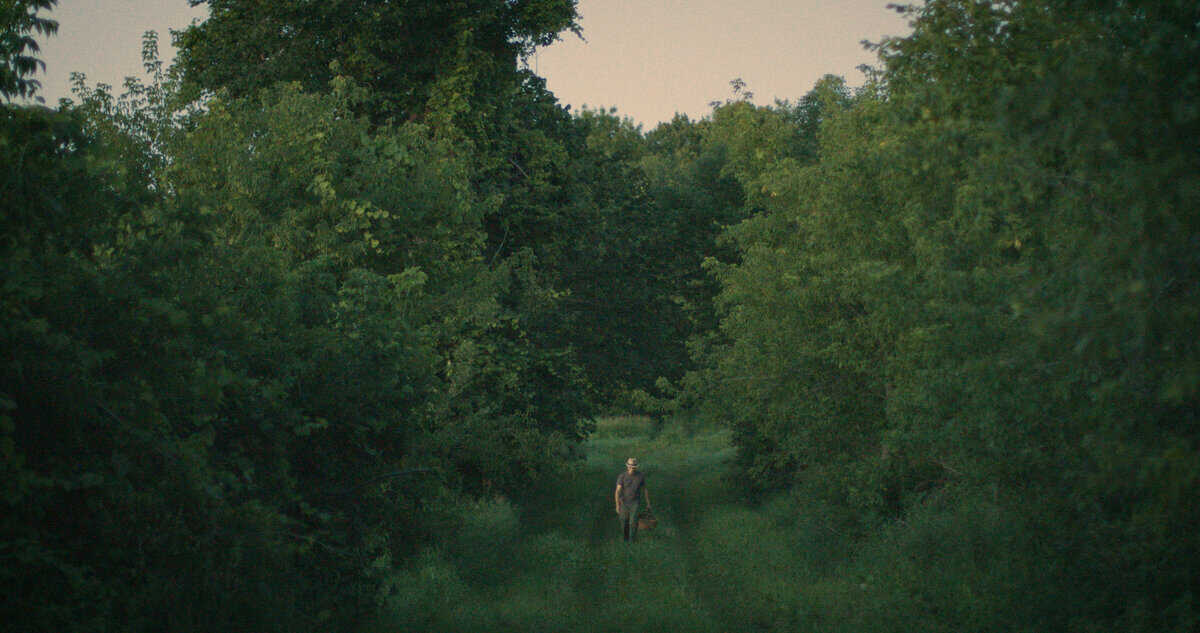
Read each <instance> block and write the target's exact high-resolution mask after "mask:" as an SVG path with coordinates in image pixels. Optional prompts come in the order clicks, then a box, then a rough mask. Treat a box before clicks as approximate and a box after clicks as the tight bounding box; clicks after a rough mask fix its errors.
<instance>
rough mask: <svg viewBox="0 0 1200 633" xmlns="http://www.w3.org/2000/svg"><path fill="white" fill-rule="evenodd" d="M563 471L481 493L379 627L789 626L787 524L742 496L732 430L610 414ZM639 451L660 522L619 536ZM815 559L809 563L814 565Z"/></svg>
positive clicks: (393, 598)
mask: <svg viewBox="0 0 1200 633" xmlns="http://www.w3.org/2000/svg"><path fill="white" fill-rule="evenodd" d="M585 451H586V459H585V460H584V461H583V462H582V463H581V464H580V465H579V466H578V468H577V469H576V470H575V471H574V473H573V474H572V475H571V476H568V477H564V478H563V479H562V480H561V481H557V482H555V483H554V485H553V486H552V487H550V488H548V489H546V490H543V491H541V492H540V494H539V495H538V496H537V497H536V499H535V500H534V502H533V503H526V504H524V505H523V508H522V509H521V510H517V509H515V508H514V507H513V506H512V505H510V504H508V503H507V502H504V501H497V502H491V503H488V504H483V505H481V506H479V507H478V508H477V511H476V512H474V513H473V516H475V517H476V518H475V519H474V521H475V522H476V525H474V526H473V527H472V526H468V528H467V529H464V531H463V533H462V534H461V535H460V536H459V537H458V538H457V540H456V542H454V543H449V544H447V545H446V546H445V547H439V548H437V549H434V550H430V551H428V552H427V553H426V554H424V555H423V556H421V557H419V558H418V560H417V561H416V562H415V563H414V564H413V566H412V567H411V569H409V570H408V572H407V574H406V575H405V576H403V577H401V578H398V579H397V580H396V582H395V583H394V585H393V586H392V593H391V595H390V597H389V598H388V602H387V605H388V607H387V611H388V616H387V618H386V620H385V621H384V622H381V623H380V626H379V627H378V629H379V630H393V631H395V630H426V631H485V630H494V631H580V632H583V631H635V630H641V631H706V632H707V631H712V632H720V631H753V630H793V627H794V626H795V625H797V624H799V623H800V622H802V621H807V622H808V623H811V620H809V619H808V618H805V617H804V613H803V608H802V605H799V604H797V603H796V601H795V600H794V598H793V597H792V595H791V594H792V593H793V590H794V589H795V587H794V586H791V585H790V583H789V582H788V581H787V580H786V579H794V578H795V576H796V573H797V571H798V570H797V566H800V567H811V565H810V564H809V563H811V562H812V561H801V560H798V559H797V558H796V554H795V548H794V547H792V546H791V545H792V544H790V543H788V541H789V540H791V539H790V538H789V537H790V534H791V532H790V531H789V530H786V529H777V526H776V525H775V522H773V521H772V519H771V517H770V511H769V508H768V509H764V508H762V507H759V508H753V509H752V508H750V507H749V506H747V505H746V504H745V503H744V502H741V501H739V495H737V494H736V492H737V491H736V490H735V489H734V488H733V486H734V485H735V484H734V482H733V481H732V479H731V478H730V477H729V468H730V466H729V463H730V461H731V459H732V457H733V448H732V447H731V446H730V443H729V438H728V434H727V432H724V431H716V430H710V431H698V432H695V433H685V432H682V431H679V430H667V431H664V432H657V433H656V432H655V431H654V429H653V427H652V426H651V424H650V423H649V422H648V421H647V420H644V419H639V418H609V419H604V420H601V421H600V422H599V425H598V428H597V430H596V432H595V434H594V435H593V436H592V438H591V439H590V440H589V441H588V442H587V444H586V446H585ZM631 455H633V456H637V457H638V459H639V461H640V462H641V464H642V470H643V471H644V472H646V474H647V485H648V489H649V493H650V498H651V502H652V505H653V507H654V514H655V515H656V516H657V517H658V519H659V524H658V527H657V528H656V529H654V530H652V531H647V532H642V533H640V534H639V536H638V539H637V541H636V542H634V543H625V542H623V541H622V539H621V536H620V530H619V525H618V522H617V517H616V514H615V512H614V509H613V499H612V495H613V488H614V486H615V481H616V476H617V474H618V473H620V472H621V470H622V468H623V463H624V461H625V459H626V458H627V457H629V456H631ZM810 571H811V570H810Z"/></svg>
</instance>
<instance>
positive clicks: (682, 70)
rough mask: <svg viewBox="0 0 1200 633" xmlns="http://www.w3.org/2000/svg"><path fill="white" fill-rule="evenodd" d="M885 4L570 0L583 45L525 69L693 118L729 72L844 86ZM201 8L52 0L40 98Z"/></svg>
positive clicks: (133, 66) (561, 90)
mask: <svg viewBox="0 0 1200 633" xmlns="http://www.w3.org/2000/svg"><path fill="white" fill-rule="evenodd" d="M889 1H894V0H738V1H737V2H732V1H730V0H686V1H685V0H580V2H579V12H580V14H581V16H582V24H583V31H584V38H585V39H586V41H584V40H580V39H579V38H578V37H575V36H574V35H572V34H570V33H568V34H565V35H564V36H563V40H562V41H561V42H559V43H557V44H555V45H553V46H551V47H549V48H547V49H544V50H542V51H540V52H539V53H538V54H537V55H536V56H535V57H534V58H533V59H532V60H530V64H531V65H532V66H533V67H534V68H535V69H536V70H537V71H538V74H540V75H542V76H543V77H545V78H546V81H547V84H548V86H549V88H550V90H552V91H553V92H554V93H555V94H556V95H557V96H558V98H559V100H560V101H561V102H562V103H564V104H570V105H572V106H573V107H574V108H575V109H578V108H579V107H580V106H583V105H584V104H587V105H589V106H592V107H608V106H616V107H617V111H618V112H619V113H620V114H622V115H625V116H628V117H630V118H632V119H634V120H635V121H638V122H640V123H642V124H643V125H645V126H646V128H647V129H648V128H650V127H653V126H654V125H656V124H657V123H659V122H661V121H665V120H669V119H670V118H671V117H672V116H673V115H674V114H675V113H676V112H682V113H685V114H688V115H689V116H691V117H692V118H699V117H702V116H703V115H705V114H706V113H707V112H708V111H709V108H708V102H710V101H713V100H717V99H724V98H725V97H728V96H729V95H730V89H729V82H730V80H732V79H734V78H736V77H740V78H742V79H743V80H744V81H745V82H746V84H747V86H748V88H749V89H750V90H751V91H752V92H754V94H755V101H756V102H758V103H771V102H772V101H773V100H774V99H775V98H780V99H793V100H794V99H797V98H799V97H801V96H803V95H804V94H805V93H806V92H808V90H809V89H810V88H812V85H813V83H814V82H816V80H817V79H818V78H820V77H821V76H822V75H824V74H827V73H832V74H835V75H842V76H843V77H845V78H846V80H847V81H848V82H849V83H850V84H851V85H857V84H859V83H861V82H862V80H863V77H862V74H861V73H859V72H858V71H857V70H856V68H857V67H858V66H859V65H861V64H864V63H872V62H873V61H874V56H873V54H872V53H870V52H868V51H865V50H863V47H862V44H861V42H862V41H863V40H864V39H865V40H871V41H878V40H879V39H880V38H881V37H882V36H884V35H903V34H905V33H907V31H908V28H907V25H906V24H905V22H904V20H903V19H902V18H900V17H899V16H898V15H897V14H896V13H895V12H894V11H890V10H888V9H887V8H886V5H887V4H888V2H889ZM204 15H205V12H204V9H203V8H200V9H191V8H189V7H188V5H187V2H186V0H60V1H59V5H58V7H56V8H55V9H54V11H53V12H52V13H51V14H50V17H52V18H54V19H56V20H58V21H59V32H58V35H57V36H54V37H49V38H41V43H42V59H43V60H44V61H45V62H46V73H45V74H39V75H38V76H36V77H35V78H36V79H39V80H40V81H41V82H42V86H43V87H42V91H41V93H40V94H41V95H42V96H43V97H44V98H45V99H46V103H47V104H48V105H53V104H55V103H57V101H58V99H59V98H60V97H66V96H70V85H69V79H68V77H69V75H70V73H71V72H72V71H80V72H83V73H85V74H86V75H87V76H88V80H89V83H93V84H94V83H98V82H103V83H108V84H111V85H113V86H116V87H119V86H120V84H121V82H122V81H123V78H124V77H125V76H126V75H132V74H139V73H140V72H141V36H142V33H143V32H145V31H147V30H156V31H159V33H160V41H161V42H162V44H163V47H162V53H163V56H164V57H165V58H168V59H169V58H170V57H171V55H172V51H171V50H170V49H169V46H168V43H169V41H170V36H169V35H168V34H167V30H168V29H170V28H176V29H178V28H183V27H185V26H187V24H188V23H189V22H190V21H191V20H193V19H197V18H203V17H204Z"/></svg>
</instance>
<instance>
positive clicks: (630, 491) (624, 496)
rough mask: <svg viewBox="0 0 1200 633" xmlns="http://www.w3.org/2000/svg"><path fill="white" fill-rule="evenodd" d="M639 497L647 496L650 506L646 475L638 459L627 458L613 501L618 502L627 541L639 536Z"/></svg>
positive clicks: (618, 510) (618, 512) (623, 531)
mask: <svg viewBox="0 0 1200 633" xmlns="http://www.w3.org/2000/svg"><path fill="white" fill-rule="evenodd" d="M639 497H645V498H646V509H647V510H651V508H650V491H649V490H647V489H646V475H645V473H643V472H641V471H639V470H638V460H637V458H636V457H630V458H629V459H627V460H625V472H623V473H621V474H620V475H617V490H616V492H614V493H613V501H615V502H616V504H617V517H618V518H620V519H621V532H622V534H624V536H625V540H626V541H632V540H634V539H635V538H637V515H638V500H639Z"/></svg>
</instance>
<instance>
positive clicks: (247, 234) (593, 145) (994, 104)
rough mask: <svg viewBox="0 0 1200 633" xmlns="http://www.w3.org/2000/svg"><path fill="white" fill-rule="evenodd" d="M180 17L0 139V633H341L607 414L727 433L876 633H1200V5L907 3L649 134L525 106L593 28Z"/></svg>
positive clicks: (744, 482)
mask: <svg viewBox="0 0 1200 633" xmlns="http://www.w3.org/2000/svg"><path fill="white" fill-rule="evenodd" d="M52 4H53V3H52V2H51V0H21V1H18V2H16V3H15V5H14V6H15V7H17V9H16V10H14V11H11V12H9V13H5V14H0V20H3V22H0V36H2V37H0V42H3V48H0V54H2V55H3V56H4V58H3V61H4V65H3V67H0V71H2V72H0V94H2V95H3V96H5V97H6V98H7V97H13V96H25V95H28V94H31V93H32V91H33V90H34V88H35V87H36V86H35V85H33V84H32V83H31V80H30V77H31V76H32V75H31V71H32V70H35V69H36V59H35V58H34V57H33V56H32V55H33V54H34V53H36V48H35V46H36V42H35V39H34V38H33V37H31V34H41V33H46V32H48V31H51V30H52V23H51V22H50V21H48V18H46V17H45V14H44V13H43V14H41V15H39V11H41V12H44V11H46V10H48V9H50V8H51V6H52ZM207 4H208V5H209V9H210V17H209V18H208V19H207V20H206V21H205V22H203V23H201V24H199V25H196V26H193V27H191V28H189V29H187V30H186V31H184V32H183V33H182V34H181V35H180V36H179V38H178V40H177V43H178V45H179V47H180V54H179V57H178V60H177V62H176V64H175V65H173V66H172V67H169V68H167V67H164V66H163V64H161V63H160V62H159V61H158V59H157V51H156V49H157V42H156V40H155V39H154V38H153V37H149V38H148V39H147V40H146V41H145V43H144V44H145V59H146V62H147V70H148V71H149V72H150V74H151V77H152V79H151V80H150V81H149V82H148V83H140V82H137V81H131V82H129V83H128V84H127V85H126V86H125V89H124V91H123V93H122V94H120V95H116V94H113V92H112V90H111V89H110V88H107V87H104V86H99V87H89V86H88V85H87V83H86V80H85V79H84V78H82V77H80V78H79V79H78V81H77V86H76V95H77V96H76V101H75V102H68V103H64V104H62V105H61V106H60V107H59V108H57V109H54V110H51V109H46V108H39V107H29V106H17V105H14V104H12V103H8V104H6V105H3V106H0V223H2V225H3V231H2V233H0V266H2V267H3V285H2V286H0V309H2V310H3V319H2V320H0V346H2V349H3V355H2V356H0V452H2V454H3V469H4V470H3V477H2V479H3V483H2V484H0V489H2V490H3V497H2V500H0V503H2V504H3V512H0V581H2V582H3V583H4V585H5V586H7V587H12V588H13V589H12V590H10V591H7V592H6V594H5V596H4V598H2V599H0V605H3V606H0V617H3V618H5V620H6V621H9V622H17V623H21V625H22V626H23V627H24V628H26V629H29V630H55V631H72V630H105V629H111V628H120V629H122V630H148V629H155V630H163V629H165V630H212V629H218V628H221V629H238V630H263V631H269V630H286V631H296V630H328V629H330V628H336V629H344V628H354V625H355V623H357V622H362V621H365V620H367V619H370V618H371V616H372V615H373V614H374V613H375V612H376V611H377V610H378V609H379V608H380V605H385V604H388V603H389V601H394V600H395V599H396V598H395V596H393V595H391V592H394V591H395V586H396V582H394V578H395V575H394V574H395V570H396V569H397V568H398V567H399V566H401V565H403V563H404V561H406V560H408V559H410V558H411V557H412V556H413V555H414V554H416V553H418V552H420V551H421V550H422V548H424V547H426V546H429V545H431V544H436V543H438V542H441V541H444V540H445V539H446V538H447V535H450V534H454V533H456V532H458V531H459V530H460V528H461V526H462V525H463V524H464V517H465V516H467V515H469V514H471V513H472V512H474V511H476V510H477V509H478V508H479V507H480V506H478V504H476V503H475V501H476V500H478V499H486V498H491V497H494V496H504V497H507V498H509V499H512V500H513V501H514V502H516V503H517V504H521V503H523V502H527V501H528V499H524V498H523V495H525V494H527V493H528V491H530V490H532V489H533V488H534V487H535V485H536V484H537V482H541V481H544V480H545V479H547V478H551V477H559V476H563V474H564V473H566V472H569V469H570V468H571V465H572V464H573V463H574V461H575V459H576V458H577V457H578V453H579V451H578V447H579V443H580V441H581V440H582V439H584V438H585V437H586V436H587V434H588V432H589V431H590V429H591V422H590V420H591V418H592V417H593V416H595V415H596V414H598V413H600V412H603V411H605V410H606V409H611V408H614V407H615V408H620V409H623V410H638V411H639V412H643V413H650V414H653V415H656V416H659V417H660V418H666V417H673V418H675V419H676V420H678V421H682V422H683V423H690V424H697V425H700V424H712V423H715V424H722V425H728V426H729V427H730V428H732V430H733V433H734V435H733V437H734V442H735V445H736V446H737V448H738V466H739V472H740V474H739V480H740V482H741V483H739V484H738V485H739V486H740V487H742V488H746V489H750V490H752V491H753V492H754V493H755V494H760V495H767V494H772V495H777V494H783V495H786V496H790V497H792V498H793V499H794V505H795V506H797V507H802V508H804V509H805V510H804V514H805V516H808V517H810V518H811V517H813V516H819V517H821V519H820V521H818V522H817V523H819V524H820V525H821V526H824V527H823V528H822V529H828V530H829V532H830V534H835V535H837V537H836V539H834V540H837V541H838V542H839V543H841V544H842V546H841V547H844V549H839V550H838V551H839V552H841V553H842V554H843V555H844V556H845V557H847V558H850V559H853V560H854V561H855V563H854V565H855V566H854V569H856V570H858V571H857V572H856V573H861V575H862V582H861V587H862V591H864V592H866V593H864V594H863V595H864V596H867V597H866V598H863V599H862V602H861V604H859V608H857V609H856V610H855V612H856V613H857V614H858V615H857V616H856V617H857V618H858V620H856V621H857V622H859V623H860V624H861V623H868V622H869V623H871V624H872V626H876V627H877V628H880V629H881V630H897V631H901V630H903V631H910V630H917V629H921V628H926V629H930V630H1004V631H1009V630H1015V629H1020V630H1046V631H1059V630H1074V631H1091V630H1110V629H1113V628H1119V629H1125V630H1147V631H1149V630H1155V631H1158V630H1181V631H1183V630H1192V627H1194V622H1196V621H1197V618H1196V615H1197V614H1196V611H1197V609H1198V607H1197V606H1196V603H1195V600H1196V598H1195V596H1196V592H1197V584H1198V582H1200V575H1198V573H1197V572H1198V568H1200V558H1198V555H1200V552H1197V545H1198V543H1197V535H1196V534H1195V530H1194V526H1195V525H1197V524H1200V516H1197V510H1196V509H1195V507H1194V506H1193V504H1191V503H1190V500H1191V499H1192V498H1193V497H1195V495H1196V492H1197V488H1198V486H1197V484H1198V478H1200V459H1198V458H1197V448H1198V447H1197V444H1196V440H1197V438H1196V433H1197V422H1198V420H1197V398H1198V392H1200V362H1198V353H1197V352H1198V349H1197V343H1196V341H1195V333H1196V330H1197V327H1196V323H1197V322H1198V320H1200V296H1198V288H1200V285H1198V284H1197V281H1198V280H1197V276H1198V275H1200V248H1198V247H1200V238H1198V237H1197V236H1198V235H1200V231H1197V228H1198V227H1197V223H1198V221H1200V218H1198V215H1200V214H1198V213H1197V209H1198V208H1200V207H1198V203H1200V165H1198V164H1197V163H1198V162H1200V155H1197V153H1196V150H1195V144H1194V141H1193V139H1195V138H1197V132H1200V130H1198V129H1197V128H1198V126H1200V123H1198V122H1200V109H1198V108H1197V106H1196V104H1197V103H1200V99H1198V97H1200V95H1198V94H1197V93H1198V92H1200V76H1198V74H1197V73H1198V72H1200V71H1197V68H1200V63H1198V62H1200V39H1198V33H1197V29H1198V28H1200V15H1198V14H1197V9H1196V7H1195V6H1194V3H1190V2H1185V1H1183V0H1170V1H1166V2H1162V1H1154V2H1150V1H1148V0H1147V1H1145V2H1137V1H1129V0H1112V1H1108V2H1090V3H1078V2H1068V1H1066V0H1027V1H1015V0H1013V1H1006V2H981V1H978V0H935V1H932V2H928V3H926V4H925V5H924V6H920V7H911V8H907V9H903V10H904V11H906V12H907V13H908V15H909V16H910V17H911V19H912V23H913V28H914V30H913V33H912V35H911V36H909V37H906V38H897V39H891V40H887V41H884V42H882V43H881V44H879V45H877V48H878V52H879V55H880V67H879V68H877V69H873V70H871V71H870V73H869V80H868V82H867V84H866V85H865V86H863V87H862V88H859V89H856V90H851V89H850V88H848V87H847V86H846V85H845V83H844V82H843V81H842V80H841V79H839V78H837V77H826V78H824V79H822V80H821V81H819V82H818V83H817V85H816V86H815V87H814V89H813V90H812V91H811V92H810V93H809V94H808V95H805V96H803V97H802V98H800V99H798V100H797V101H795V102H779V103H776V104H774V105H772V106H768V107H760V106H755V105H753V104H752V103H751V102H750V100H749V95H748V93H746V92H745V87H744V86H743V85H742V84H741V83H740V82H735V83H734V95H733V97H732V98H731V99H729V100H727V101H724V102H721V103H714V108H713V111H712V113H711V115H709V116H707V117H705V118H704V119H702V120H700V121H692V120H689V119H688V118H686V117H682V116H680V117H677V118H676V119H675V120H673V121H671V122H669V123H666V124H663V125H660V126H658V127H657V128H655V129H654V130H652V131H649V132H645V133H644V132H643V131H642V130H641V129H640V128H639V127H637V126H635V125H634V124H633V123H631V122H630V121H628V120H625V119H621V118H620V117H619V116H617V115H616V113H615V111H593V110H585V111H582V112H576V113H572V112H570V111H568V110H567V109H566V108H564V107H562V106H561V105H560V104H558V102H557V100H556V99H555V97H554V95H553V94H551V93H550V92H549V91H548V90H547V89H546V87H545V83H544V82H543V81H542V79H541V78H539V77H537V76H536V75H534V74H533V73H532V72H530V71H529V70H528V68H527V67H526V66H525V65H524V63H523V60H524V59H526V58H527V57H528V55H529V54H531V52H532V51H533V50H534V49H535V48H536V47H537V46H542V45H546V44H548V43H550V42H552V41H554V40H555V39H556V38H557V37H559V36H560V34H563V33H569V32H571V31H575V32H578V28H579V27H578V24H577V15H576V12H575V3H574V1H573V0H528V1H525V2H510V1H507V0H475V1H472V2H463V3H444V2H401V3H378V4H374V5H371V8H370V9H369V10H368V9H365V8H364V7H363V6H360V5H357V4H356V5H354V6H350V5H346V4H343V3H337V2H332V3H331V2H326V3H311V2H302V1H300V0H294V1H293V0H280V1H278V2H271V3H260V2H254V1H252V0H209V2H208V3H207ZM785 514H786V513H779V512H776V513H775V514H773V515H771V516H774V517H776V518H777V519H778V520H780V521H784V520H786V519H784V518H780V517H783V516H785ZM789 516H790V515H789ZM467 523H469V521H467ZM485 536H486V535H485ZM459 540H461V539H459ZM831 551H832V550H831ZM807 621H811V620H807ZM828 624H829V628H830V630H852V629H853V627H852V626H850V624H849V621H845V622H840V623H838V622H834V621H833V620H829V621H828ZM889 627H890V629H889Z"/></svg>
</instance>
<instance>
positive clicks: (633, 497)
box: [617, 470, 646, 504]
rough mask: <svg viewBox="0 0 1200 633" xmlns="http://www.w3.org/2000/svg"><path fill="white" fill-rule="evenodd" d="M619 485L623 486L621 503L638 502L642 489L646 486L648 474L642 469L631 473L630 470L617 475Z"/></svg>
mask: <svg viewBox="0 0 1200 633" xmlns="http://www.w3.org/2000/svg"><path fill="white" fill-rule="evenodd" d="M617 485H618V486H620V487H621V503H622V504H626V503H637V502H638V497H639V496H640V495H641V494H642V489H643V488H645V487H646V475H645V474H644V473H642V471H640V470H635V471H633V474H630V473H629V471H628V470H625V471H621V474H620V475H617Z"/></svg>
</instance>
